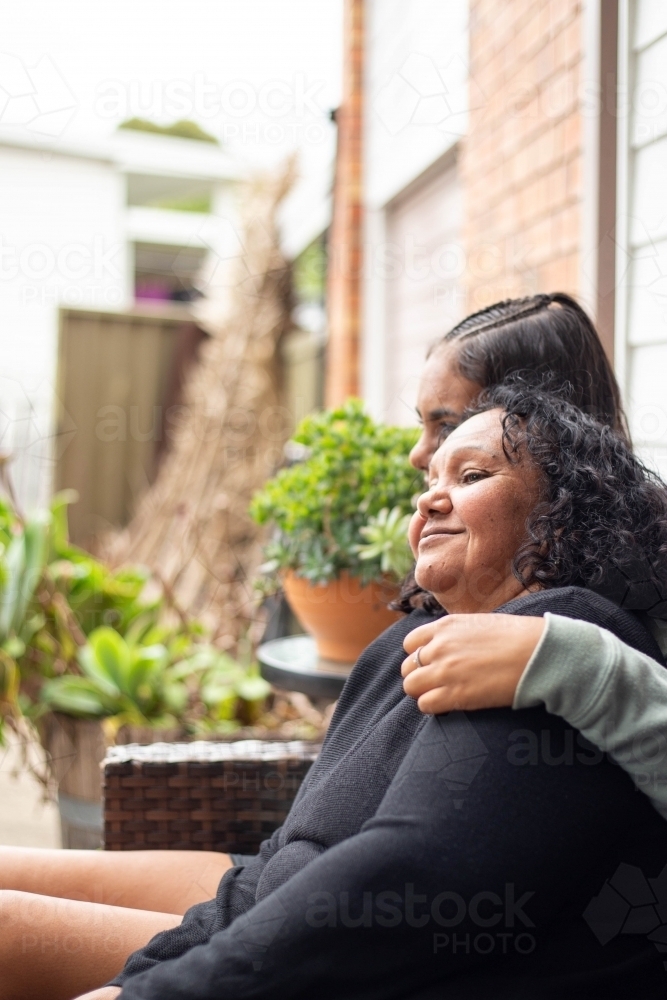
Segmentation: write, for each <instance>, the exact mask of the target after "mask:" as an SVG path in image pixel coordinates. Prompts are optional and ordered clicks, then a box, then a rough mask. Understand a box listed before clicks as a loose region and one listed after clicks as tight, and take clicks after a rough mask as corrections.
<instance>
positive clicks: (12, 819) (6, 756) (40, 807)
mask: <svg viewBox="0 0 667 1000" xmlns="http://www.w3.org/2000/svg"><path fill="white" fill-rule="evenodd" d="M18 767H19V759H18V754H17V753H16V750H15V749H13V748H11V747H9V748H6V747H0V844H4V845H7V844H11V845H15V846H18V847H60V827H59V822H58V810H57V808H56V807H55V806H54V805H52V804H47V803H44V802H43V801H42V792H41V788H40V787H39V785H38V784H37V782H36V781H35V779H34V778H32V777H31V776H30V775H29V774H26V773H25V772H22V773H19V775H18V777H14V775H13V772H14V771H16V770H17V768H18Z"/></svg>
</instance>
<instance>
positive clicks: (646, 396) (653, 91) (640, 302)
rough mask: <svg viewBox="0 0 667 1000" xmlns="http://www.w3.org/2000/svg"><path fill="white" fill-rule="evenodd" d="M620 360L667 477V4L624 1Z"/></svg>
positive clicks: (653, 455) (636, 412)
mask: <svg viewBox="0 0 667 1000" xmlns="http://www.w3.org/2000/svg"><path fill="white" fill-rule="evenodd" d="M620 29H621V44H620V56H621V58H620V66H619V68H620V72H621V87H622V89H621V93H624V92H625V93H627V94H628V95H629V99H628V100H627V102H626V104H625V108H624V109H623V113H622V114H621V115H620V116H619V131H620V141H619V163H618V167H619V204H618V229H619V236H618V243H619V251H618V267H617V280H618V296H617V298H618V314H617V324H616V326H617V343H616V366H617V371H618V375H619V378H620V380H621V383H622V387H623V390H624V394H625V402H626V406H627V409H628V414H629V418H630V429H631V432H632V436H633V440H634V442H635V445H636V446H637V447H638V448H639V450H640V451H641V452H642V453H643V454H644V456H645V457H646V458H648V459H649V460H650V461H651V463H652V464H654V465H655V466H656V467H657V468H658V469H659V470H660V472H661V474H662V475H663V477H667V4H665V3H661V2H660V0H623V2H622V3H621V24H620Z"/></svg>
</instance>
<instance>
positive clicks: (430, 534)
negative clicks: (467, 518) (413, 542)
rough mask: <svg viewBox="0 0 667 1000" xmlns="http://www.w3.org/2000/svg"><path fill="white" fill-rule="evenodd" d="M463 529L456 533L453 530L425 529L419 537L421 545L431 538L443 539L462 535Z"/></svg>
mask: <svg viewBox="0 0 667 1000" xmlns="http://www.w3.org/2000/svg"><path fill="white" fill-rule="evenodd" d="M462 534H463V529H459V530H458V531H455V530H453V529H451V528H424V530H423V531H422V533H421V535H420V536H419V544H420V545H421V543H422V542H427V541H428V540H429V539H430V538H441V537H442V536H443V535H462Z"/></svg>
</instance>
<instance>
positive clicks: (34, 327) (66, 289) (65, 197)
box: [0, 130, 242, 509]
mask: <svg viewBox="0 0 667 1000" xmlns="http://www.w3.org/2000/svg"><path fill="white" fill-rule="evenodd" d="M237 176H238V172H237V171H236V170H235V169H234V168H233V167H232V165H231V163H230V160H229V157H228V156H227V155H226V154H225V153H224V152H223V151H221V150H220V149H219V148H218V147H216V146H213V145H209V144H207V143H193V142H189V141H186V140H182V139H173V138H165V137H162V136H160V137H156V136H150V135H142V134H141V133H130V132H127V133H122V132H121V133H117V134H116V135H114V136H112V137H110V138H109V139H108V140H105V141H101V140H100V141H96V142H95V141H91V142H90V143H88V144H84V143H78V144H76V143H70V144H68V143H67V142H65V141H61V140H60V139H59V138H56V139H52V138H50V137H39V136H37V137H35V136H31V135H29V134H27V133H26V132H25V130H23V131H20V130H19V131H18V132H17V131H16V130H15V132H14V133H12V132H11V131H3V132H2V134H0V348H1V351H2V354H1V357H2V365H1V367H0V450H1V451H2V452H5V451H10V452H12V453H13V454H14V455H15V459H14V461H13V464H12V477H13V480H14V484H15V487H16V489H17V493H18V495H19V498H20V500H21V502H22V504H23V505H24V506H25V507H26V508H28V509H29V508H31V507H34V506H36V505H38V504H43V503H45V502H47V501H48V497H49V495H50V492H51V488H52V473H53V466H54V460H55V458H56V456H57V452H58V449H61V448H64V447H66V446H67V443H68V437H67V435H66V434H63V435H61V436H58V434H57V433H56V427H55V424H54V417H55V414H56V392H57V387H56V378H57V371H56V368H57V350H58V310H59V308H60V307H61V306H64V307H83V308H87V309H101V310H124V309H126V308H128V307H130V306H131V305H132V301H133V295H134V287H133V285H134V281H133V279H134V274H133V271H134V263H133V242H134V241H145V242H154V243H165V244H169V245H172V246H184V247H188V246H196V247H203V248H207V249H208V254H207V262H206V263H207V273H206V275H205V280H206V281H207V282H209V284H210V286H211V288H210V291H211V298H212V299H214V300H215V301H214V302H212V303H211V308H210V309H209V311H208V312H207V311H206V309H202V321H203V322H205V323H208V324H209V325H215V323H216V322H218V316H219V313H220V308H221V307H220V304H219V302H218V301H217V299H218V298H219V297H220V296H219V295H218V294H217V293H218V289H217V285H218V284H220V283H221V281H222V279H221V277H220V273H221V272H226V267H227V265H228V261H229V260H230V259H231V258H233V257H234V256H238V254H239V253H242V247H241V246H240V242H239V235H238V222H237V219H236V210H235V205H234V195H233V183H232V182H233V181H234V180H235V179H236V178H237ZM128 178H134V179H135V181H136V179H137V178H139V179H140V180H141V181H142V183H143V184H144V187H146V186H147V190H149V189H150V185H151V183H152V184H154V185H155V184H156V183H157V184H158V185H159V184H160V183H163V184H164V183H168V184H170V185H172V186H173V185H176V189H178V186H179V185H180V186H181V187H183V188H184V189H187V187H188V185H193V184H194V185H204V186H205V187H206V188H207V189H210V190H211V191H212V194H213V206H212V212H211V214H210V215H209V214H199V213H192V212H176V211H166V210H163V209H155V208H147V207H141V206H132V207H130V208H128V207H127V185H128ZM223 290H224V289H223ZM209 313H210V315H209ZM66 423H67V418H65V424H66Z"/></svg>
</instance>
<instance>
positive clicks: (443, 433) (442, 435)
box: [438, 424, 458, 445]
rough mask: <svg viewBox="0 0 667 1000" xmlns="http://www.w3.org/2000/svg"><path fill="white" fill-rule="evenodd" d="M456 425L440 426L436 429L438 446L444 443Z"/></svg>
mask: <svg viewBox="0 0 667 1000" xmlns="http://www.w3.org/2000/svg"><path fill="white" fill-rule="evenodd" d="M457 426H458V425H457V424H440V427H439V428H438V445H441V444H442V442H443V441H446V440H447V438H448V437H449V435H450V434H451V433H452V431H455V430H456V428H457Z"/></svg>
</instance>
